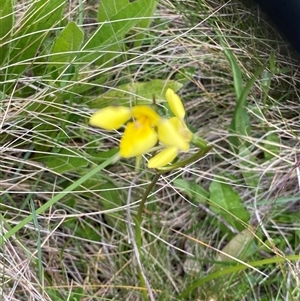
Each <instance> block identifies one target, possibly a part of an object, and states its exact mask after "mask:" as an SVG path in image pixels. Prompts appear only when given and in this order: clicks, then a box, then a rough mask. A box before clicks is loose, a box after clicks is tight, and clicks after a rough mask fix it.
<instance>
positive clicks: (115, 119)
mask: <svg viewBox="0 0 300 301" xmlns="http://www.w3.org/2000/svg"><path fill="white" fill-rule="evenodd" d="M130 118H131V110H130V109H129V108H127V107H122V106H120V107H119V106H116V107H113V106H111V107H106V108H104V109H102V110H99V111H97V112H96V113H94V114H93V115H92V116H91V118H90V121H89V124H90V125H91V126H95V127H99V128H102V129H105V130H114V129H119V128H120V127H121V126H122V125H123V124H125V122H126V121H128V120H129V119H130Z"/></svg>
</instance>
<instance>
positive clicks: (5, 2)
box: [0, 0, 14, 66]
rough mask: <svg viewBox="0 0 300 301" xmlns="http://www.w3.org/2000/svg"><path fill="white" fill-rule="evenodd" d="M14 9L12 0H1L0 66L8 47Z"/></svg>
mask: <svg viewBox="0 0 300 301" xmlns="http://www.w3.org/2000/svg"><path fill="white" fill-rule="evenodd" d="M13 12H14V10H13V1H12V0H1V8H0V44H1V46H0V66H2V64H3V62H4V60H5V58H6V55H7V51H8V49H9V43H7V44H4V43H5V42H7V41H8V42H9V41H10V39H11V32H12V29H13V22H14V13H13Z"/></svg>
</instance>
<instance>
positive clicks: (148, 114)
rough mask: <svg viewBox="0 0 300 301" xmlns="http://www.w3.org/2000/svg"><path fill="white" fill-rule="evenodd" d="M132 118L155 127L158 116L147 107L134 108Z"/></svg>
mask: <svg viewBox="0 0 300 301" xmlns="http://www.w3.org/2000/svg"><path fill="white" fill-rule="evenodd" d="M132 116H133V117H134V118H135V119H136V120H139V121H140V122H141V123H147V124H151V125H157V124H158V122H159V120H160V116H159V115H158V114H157V113H156V112H155V111H154V110H153V109H152V108H150V107H148V106H135V107H133V108H132Z"/></svg>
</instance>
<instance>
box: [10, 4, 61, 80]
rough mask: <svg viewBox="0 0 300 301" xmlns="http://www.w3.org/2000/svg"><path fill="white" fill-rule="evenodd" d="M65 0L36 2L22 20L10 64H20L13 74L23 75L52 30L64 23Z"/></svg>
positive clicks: (15, 37)
mask: <svg viewBox="0 0 300 301" xmlns="http://www.w3.org/2000/svg"><path fill="white" fill-rule="evenodd" d="M66 3H67V2H66V1H65V0H40V1H35V2H34V3H33V4H32V5H31V6H30V8H29V9H28V10H27V12H26V13H25V15H24V17H23V18H22V19H21V20H20V27H19V29H18V30H17V31H15V34H14V35H13V36H12V39H14V40H15V42H14V45H12V49H13V50H12V52H11V54H10V58H11V59H10V62H11V64H13V63H18V64H16V65H15V66H14V67H12V70H11V71H9V73H11V74H22V73H23V72H24V70H25V69H26V68H27V66H29V65H30V64H31V63H32V61H33V60H34V58H35V57H36V54H37V52H38V50H39V48H40V46H41V45H42V43H43V41H44V40H45V39H46V37H47V36H49V35H50V33H51V32H52V28H53V27H55V26H57V25H58V24H59V23H60V22H61V21H62V16H63V11H64V7H65V5H66Z"/></svg>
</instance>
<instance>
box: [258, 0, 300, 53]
mask: <svg viewBox="0 0 300 301" xmlns="http://www.w3.org/2000/svg"><path fill="white" fill-rule="evenodd" d="M253 1H254V2H256V3H257V4H259V6H260V7H261V9H262V11H264V12H265V13H266V14H267V15H268V16H269V17H270V19H271V21H272V22H273V24H274V25H275V26H276V27H277V29H278V31H279V32H280V33H281V34H282V35H283V36H284V37H285V38H286V39H287V40H288V41H289V43H290V44H291V45H292V46H293V48H294V49H295V50H296V51H297V52H298V53H299V54H300V37H299V35H300V34H299V32H300V1H299V0H253Z"/></svg>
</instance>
